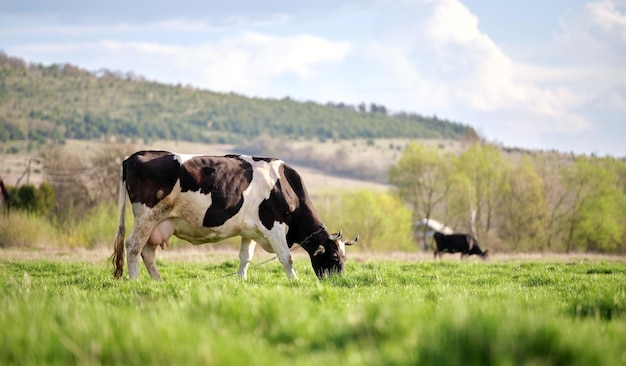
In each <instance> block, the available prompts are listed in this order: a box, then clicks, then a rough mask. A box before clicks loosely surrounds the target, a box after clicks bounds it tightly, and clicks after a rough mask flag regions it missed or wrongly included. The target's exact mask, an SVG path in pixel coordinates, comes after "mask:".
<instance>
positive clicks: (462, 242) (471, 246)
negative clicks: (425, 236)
mask: <svg viewBox="0 0 626 366" xmlns="http://www.w3.org/2000/svg"><path fill="white" fill-rule="evenodd" d="M433 238H435V242H436V243H437V249H435V258H437V255H439V258H441V256H442V254H443V253H461V258H463V257H465V256H466V255H472V254H476V255H478V256H480V257H481V258H482V259H486V258H487V257H488V255H489V254H487V250H485V251H484V252H483V251H482V250H481V249H480V247H479V246H478V241H476V238H475V237H474V236H472V235H470V234H443V233H440V232H438V231H437V232H435V234H434V235H433Z"/></svg>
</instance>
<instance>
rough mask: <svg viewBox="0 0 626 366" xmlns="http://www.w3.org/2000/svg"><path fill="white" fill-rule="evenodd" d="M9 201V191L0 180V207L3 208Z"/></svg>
mask: <svg viewBox="0 0 626 366" xmlns="http://www.w3.org/2000/svg"><path fill="white" fill-rule="evenodd" d="M10 199H11V196H10V195H9V191H8V190H7V188H6V187H5V186H4V182H3V181H2V179H0V207H3V206H4V205H5V203H8V202H9V200H10ZM5 212H8V211H5Z"/></svg>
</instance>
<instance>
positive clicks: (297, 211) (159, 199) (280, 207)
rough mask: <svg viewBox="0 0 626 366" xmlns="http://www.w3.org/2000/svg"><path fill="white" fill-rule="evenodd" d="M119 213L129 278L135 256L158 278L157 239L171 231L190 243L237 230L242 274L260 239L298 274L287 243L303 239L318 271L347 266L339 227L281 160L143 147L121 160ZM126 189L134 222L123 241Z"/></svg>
mask: <svg viewBox="0 0 626 366" xmlns="http://www.w3.org/2000/svg"><path fill="white" fill-rule="evenodd" d="M121 178H122V179H121V183H120V196H119V197H120V198H119V206H120V218H119V224H118V228H117V231H116V234H115V244H114V252H113V255H112V256H111V261H112V262H113V265H114V272H113V275H114V277H115V278H119V277H121V276H122V274H123V267H124V248H125V249H126V254H127V256H128V259H127V262H128V272H129V277H130V279H136V278H137V277H138V274H139V273H138V271H139V269H138V262H139V260H138V256H139V254H140V253H141V257H142V259H143V262H144V264H145V266H146V268H147V270H148V273H149V274H150V276H151V277H152V278H153V279H155V280H160V279H161V276H160V274H159V271H158V269H157V266H156V258H155V252H156V248H157V247H159V246H160V247H161V248H164V246H169V239H170V237H171V236H172V235H174V236H176V237H178V238H181V239H184V240H187V241H189V242H191V243H192V244H204V243H214V242H217V241H220V240H223V239H226V238H229V237H234V236H240V237H241V247H240V250H239V259H240V263H239V270H238V272H237V273H238V275H239V277H240V278H241V279H245V278H246V275H247V270H248V265H249V263H250V261H251V260H252V257H253V255H254V249H255V246H256V244H257V243H258V244H259V245H260V246H261V247H262V248H263V249H264V250H266V251H268V252H270V253H276V255H277V257H278V259H279V261H280V263H281V264H282V265H283V267H284V268H285V271H286V272H287V277H288V278H290V279H296V278H297V275H296V272H295V271H294V268H293V259H292V255H291V251H290V248H292V246H293V245H294V244H296V243H297V244H299V245H300V246H301V247H302V248H303V249H304V250H305V251H306V252H307V253H308V254H309V256H310V259H311V265H312V266H313V270H314V271H315V274H316V275H317V277H318V278H319V279H322V278H324V277H325V276H327V275H329V274H333V273H342V272H343V268H344V263H345V261H346V252H345V246H346V245H352V244H355V243H356V242H357V240H358V238H359V237H358V235H357V237H356V238H355V239H354V240H351V241H344V239H343V237H342V232H341V230H340V231H339V232H338V233H334V234H331V233H329V232H328V230H327V228H326V226H325V225H324V224H323V223H322V220H321V219H320V216H319V214H318V213H317V211H316V210H315V208H314V207H313V204H312V202H311V199H310V197H309V195H308V193H307V190H306V188H305V186H304V184H303V183H302V179H301V178H300V175H299V174H298V173H297V172H296V171H295V170H294V169H293V168H291V167H290V166H289V165H287V164H285V163H284V162H283V161H282V160H279V159H275V158H261V157H252V156H247V155H226V156H209V155H188V154H176V153H172V152H168V151H138V152H136V153H134V154H133V155H131V156H130V157H128V158H127V159H126V160H124V161H123V163H122V177H121ZM126 195H128V198H129V199H130V202H131V204H132V211H133V216H134V223H133V228H132V231H131V233H130V235H129V236H128V238H127V239H126V241H124V235H125V226H124V215H125V206H126Z"/></svg>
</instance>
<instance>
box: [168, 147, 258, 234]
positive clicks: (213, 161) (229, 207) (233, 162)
mask: <svg viewBox="0 0 626 366" xmlns="http://www.w3.org/2000/svg"><path fill="white" fill-rule="evenodd" d="M250 182H252V166H251V165H250V164H249V163H248V162H246V161H244V160H242V159H241V158H239V157H238V156H235V155H228V156H225V157H214V156H195V157H193V158H191V159H189V160H187V161H185V163H183V165H182V166H181V169H180V187H181V191H182V192H188V191H193V192H197V191H200V193H202V194H211V200H212V203H211V206H209V208H208V209H207V211H206V213H205V215H204V220H203V222H202V224H203V225H204V226H206V227H215V226H220V225H223V224H224V223H225V222H226V221H227V220H228V219H230V218H231V217H233V216H235V214H237V212H239V210H240V209H241V206H243V192H244V191H245V190H246V189H247V188H248V187H249V186H250Z"/></svg>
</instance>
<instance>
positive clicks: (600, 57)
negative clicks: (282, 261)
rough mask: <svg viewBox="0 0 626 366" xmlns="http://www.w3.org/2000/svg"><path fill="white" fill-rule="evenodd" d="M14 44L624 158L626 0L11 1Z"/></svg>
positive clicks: (1, 10)
mask: <svg viewBox="0 0 626 366" xmlns="http://www.w3.org/2000/svg"><path fill="white" fill-rule="evenodd" d="M0 50H2V51H4V52H5V53H6V54H8V55H10V56H16V57H21V58H24V59H26V60H27V61H32V62H37V63H43V64H46V65H47V64H51V63H71V64H74V65H77V66H80V67H82V68H86V69H88V70H93V71H95V70H99V69H101V68H107V69H110V70H116V71H122V72H129V71H130V72H133V73H135V74H138V75H142V76H144V77H146V78H147V79H149V80H156V81H161V82H165V83H170V84H177V83H180V84H183V85H187V84H189V85H193V86H195V87H199V88H204V89H210V90H214V91H220V92H230V91H233V92H236V93H239V94H243V95H247V96H256V97H264V98H283V97H285V96H289V97H291V98H294V99H296V100H301V101H309V100H312V101H316V102H319V103H326V102H328V101H333V102H344V103H350V104H354V105H357V104H359V103H362V102H364V103H366V104H370V103H376V104H383V105H385V106H386V107H387V108H388V109H389V110H391V111H392V112H400V111H407V112H416V113H420V114H423V115H428V116H432V115H437V116H438V117H441V118H447V119H451V120H454V121H458V122H462V123H466V124H469V125H471V126H473V127H474V128H476V129H477V130H478V132H479V133H480V134H481V135H483V136H484V137H485V138H487V139H488V140H489V141H492V142H496V143H501V144H504V145H505V146H510V147H523V148H539V149H556V150H560V151H565V152H569V151H573V152H576V153H595V154H599V155H605V154H608V155H613V156H626V143H625V142H624V140H625V138H626V119H625V118H624V116H626V0H600V1H581V0H550V1H537V0H524V1H521V0H509V1H496V0H406V1H404V0H394V1H387V0H358V1H357V0H334V1H329V0H319V1H315V2H303V3H302V4H300V2H294V1H285V0H269V1H263V2H258V1H229V2H222V1H219V2H218V1H199V0H198V1H189V0H180V1H176V2H164V1H161V0H152V1H143V0H142V1H133V2H129V1H119V0H110V1H108V2H100V1H98V2H90V1H79V0H58V1H55V2H50V1H44V0H22V1H10V2H7V1H0Z"/></svg>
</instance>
